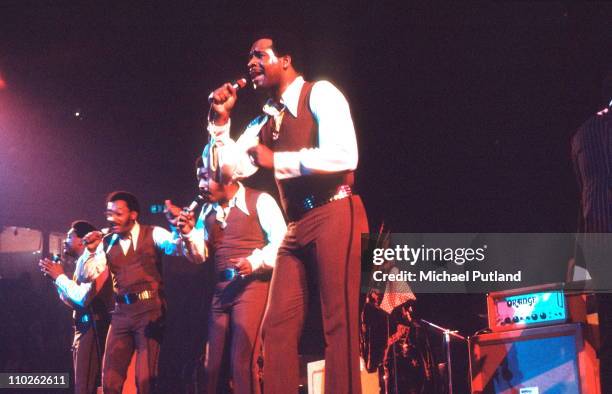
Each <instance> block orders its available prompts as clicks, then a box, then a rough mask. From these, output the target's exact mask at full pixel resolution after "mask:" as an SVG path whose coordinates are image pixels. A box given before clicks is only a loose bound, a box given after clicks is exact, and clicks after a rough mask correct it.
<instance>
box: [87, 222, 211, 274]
mask: <svg viewBox="0 0 612 394" xmlns="http://www.w3.org/2000/svg"><path fill="white" fill-rule="evenodd" d="M139 234H140V224H138V222H136V223H134V226H132V229H131V230H130V238H128V237H126V238H123V239H119V235H117V234H113V235H111V240H110V245H109V246H108V247H107V248H106V249H105V248H104V242H100V244H99V245H98V248H97V249H96V251H95V252H94V253H90V252H89V251H88V250H86V251H85V253H83V255H82V256H81V257H80V258H79V260H81V259H82V260H84V263H83V264H84V268H83V272H82V276H81V277H79V279H80V280H82V281H84V282H88V281H92V280H94V279H96V278H97V277H98V276H100V274H101V273H102V272H104V270H105V269H106V253H108V251H109V250H110V248H111V247H112V246H113V245H114V243H115V242H117V241H118V242H119V245H120V246H121V250H122V251H123V254H127V252H128V250H129V249H128V248H129V247H130V245H132V247H133V248H134V250H136V247H137V245H138V235H139ZM153 242H154V243H155V247H157V248H158V249H159V250H160V251H161V252H163V253H164V254H166V255H168V256H179V255H184V256H185V257H187V258H188V259H190V260H191V261H194V262H199V261H200V259H202V258H203V255H204V250H205V248H204V240H203V239H202V240H199V239H197V238H194V239H190V238H187V237H181V236H180V235H179V233H178V232H177V231H173V232H170V231H168V230H166V229H165V228H162V227H158V226H153ZM78 263H79V262H78V261H77V264H78Z"/></svg>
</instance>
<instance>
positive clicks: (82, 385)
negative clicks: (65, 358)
mask: <svg viewBox="0 0 612 394" xmlns="http://www.w3.org/2000/svg"><path fill="white" fill-rule="evenodd" d="M108 324H109V322H108V321H106V320H98V321H96V327H95V329H94V327H93V326H92V324H91V323H89V324H86V325H83V324H78V325H77V326H75V329H74V341H73V343H72V365H73V367H74V392H75V394H92V393H95V392H96V390H97V386H98V379H99V378H100V377H101V373H100V372H101V370H100V366H101V365H102V354H100V353H103V352H104V340H105V338H106V333H107V331H108ZM96 334H97V337H96ZM96 341H97V342H98V343H97V344H96Z"/></svg>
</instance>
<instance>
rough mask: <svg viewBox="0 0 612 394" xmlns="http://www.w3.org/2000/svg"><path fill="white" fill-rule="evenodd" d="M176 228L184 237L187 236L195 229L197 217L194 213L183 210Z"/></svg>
mask: <svg viewBox="0 0 612 394" xmlns="http://www.w3.org/2000/svg"><path fill="white" fill-rule="evenodd" d="M176 227H177V228H178V229H179V230H180V231H181V233H182V234H183V235H187V234H189V233H190V232H191V230H192V229H193V228H194V227H195V216H194V215H193V212H190V211H188V210H186V209H183V210H182V211H181V212H180V213H179V216H178V218H177V220H176Z"/></svg>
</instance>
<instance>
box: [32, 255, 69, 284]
mask: <svg viewBox="0 0 612 394" xmlns="http://www.w3.org/2000/svg"><path fill="white" fill-rule="evenodd" d="M38 266H39V267H40V270H41V271H42V272H43V273H45V274H47V275H49V277H50V278H51V279H53V280H55V279H57V277H58V276H60V275H62V274H63V273H64V267H62V265H61V264H59V263H54V262H53V261H51V260H49V259H43V260H40V261H39V262H38Z"/></svg>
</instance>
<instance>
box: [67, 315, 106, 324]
mask: <svg viewBox="0 0 612 394" xmlns="http://www.w3.org/2000/svg"><path fill="white" fill-rule="evenodd" d="M74 320H75V321H76V322H77V323H89V322H91V321H93V320H102V316H100V315H97V314H91V313H84V314H82V315H76V316H75V317H74Z"/></svg>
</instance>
